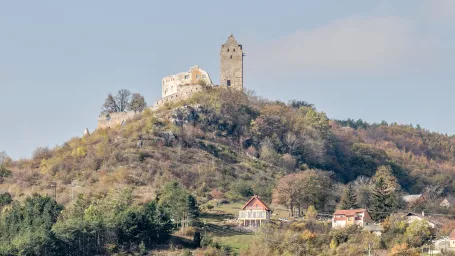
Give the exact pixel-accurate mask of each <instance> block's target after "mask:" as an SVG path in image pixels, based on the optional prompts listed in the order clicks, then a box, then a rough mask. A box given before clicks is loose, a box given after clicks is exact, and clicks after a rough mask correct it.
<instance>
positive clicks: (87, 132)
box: [84, 128, 90, 137]
mask: <svg viewBox="0 0 455 256" xmlns="http://www.w3.org/2000/svg"><path fill="white" fill-rule="evenodd" d="M88 135H90V132H89V130H88V128H85V130H84V137H85V136H88Z"/></svg>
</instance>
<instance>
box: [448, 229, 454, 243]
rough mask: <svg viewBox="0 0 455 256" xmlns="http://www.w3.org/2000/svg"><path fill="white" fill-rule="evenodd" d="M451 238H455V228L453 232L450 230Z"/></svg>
mask: <svg viewBox="0 0 455 256" xmlns="http://www.w3.org/2000/svg"><path fill="white" fill-rule="evenodd" d="M449 238H450V240H455V229H454V230H453V231H452V232H450V235H449Z"/></svg>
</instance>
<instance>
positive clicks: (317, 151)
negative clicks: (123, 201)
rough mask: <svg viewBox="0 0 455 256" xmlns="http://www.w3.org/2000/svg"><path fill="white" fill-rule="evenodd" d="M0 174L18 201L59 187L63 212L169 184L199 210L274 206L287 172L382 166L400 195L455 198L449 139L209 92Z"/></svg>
mask: <svg viewBox="0 0 455 256" xmlns="http://www.w3.org/2000/svg"><path fill="white" fill-rule="evenodd" d="M4 165H5V166H6V167H7V169H8V170H11V171H12V173H11V175H4V176H5V177H4V178H3V181H2V184H1V185H0V190H2V191H7V192H9V193H10V194H12V195H13V197H14V198H15V199H18V198H21V197H24V196H26V195H31V194H33V193H40V194H43V193H44V194H46V193H47V194H49V195H52V194H53V190H52V188H50V187H49V185H50V184H51V183H53V182H55V183H56V185H57V189H56V191H57V201H58V202H59V203H62V204H66V203H68V202H69V201H70V200H71V198H72V196H73V195H74V193H76V194H79V193H83V194H86V195H89V196H95V197H97V196H101V195H105V194H106V193H107V191H108V190H109V189H110V188H113V187H132V188H134V190H135V193H134V194H135V195H136V196H137V200H139V201H144V202H145V201H146V200H148V199H151V198H153V197H154V194H155V191H156V189H158V188H159V187H160V185H161V184H163V183H164V182H165V181H169V180H177V181H179V182H181V184H183V185H184V186H185V187H186V188H187V189H190V190H191V191H193V192H194V194H195V196H197V197H198V198H200V199H201V200H202V201H206V200H208V199H210V198H212V197H213V195H211V193H212V192H213V191H214V190H216V191H218V192H221V193H223V194H225V197H227V198H228V199H231V200H238V199H241V198H244V197H246V196H249V195H251V194H259V195H260V196H262V197H263V198H265V200H268V201H270V200H271V194H272V190H273V188H274V186H275V184H276V181H277V179H278V178H280V177H282V176H283V175H286V174H289V173H293V172H298V171H302V170H307V169H320V170H326V171H330V172H332V173H333V175H332V179H333V180H334V181H338V182H342V183H347V182H349V181H353V180H355V179H357V178H358V177H359V176H365V177H371V176H373V175H374V173H375V171H376V169H377V168H378V167H379V166H382V165H389V166H390V167H391V168H392V170H393V174H394V175H395V177H397V179H398V182H399V184H400V185H401V187H402V189H403V190H404V191H405V192H409V193H420V192H422V191H423V190H424V189H425V188H427V187H429V186H431V187H438V188H440V189H439V191H440V193H441V194H446V193H452V192H454V191H455V186H454V183H453V180H454V179H453V178H454V176H455V137H454V136H447V135H443V134H439V133H434V132H430V131H427V130H425V129H422V128H421V127H419V126H417V127H413V126H411V125H399V124H387V123H385V122H382V123H379V124H368V123H366V122H363V121H361V120H359V121H353V120H347V121H339V120H330V119H328V118H327V116H326V114H325V113H323V112H320V111H317V110H316V108H315V107H314V106H313V105H311V104H308V103H306V102H304V101H292V102H289V103H287V104H286V103H283V102H278V101H270V100H265V99H262V98H260V97H257V96H254V95H252V94H251V93H250V94H249V95H245V94H243V93H239V92H236V91H231V90H218V89H213V90H211V91H209V92H208V93H207V92H204V93H198V94H196V95H194V96H193V97H192V98H191V99H188V100H185V101H181V102H178V103H174V104H170V105H166V106H164V107H162V108H161V109H160V110H158V111H157V112H151V111H149V110H146V111H144V112H143V113H142V114H140V115H138V116H137V117H136V118H135V119H134V120H132V121H130V122H128V123H127V124H126V125H124V126H118V127H116V128H112V129H107V130H97V131H95V132H94V133H93V134H91V135H89V136H86V137H82V138H73V139H71V140H69V141H68V142H66V143H64V144H63V145H62V146H59V147H56V148H53V149H48V148H39V149H37V150H36V151H35V153H34V156H33V158H32V159H25V160H19V161H10V160H9V161H8V160H7V161H5V164H4ZM73 181H74V182H73ZM72 182H73V186H72V185H71V184H72ZM74 183H75V184H74Z"/></svg>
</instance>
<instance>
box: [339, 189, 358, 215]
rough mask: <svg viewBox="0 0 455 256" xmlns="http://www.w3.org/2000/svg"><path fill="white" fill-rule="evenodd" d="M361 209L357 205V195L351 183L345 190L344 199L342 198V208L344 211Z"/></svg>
mask: <svg viewBox="0 0 455 256" xmlns="http://www.w3.org/2000/svg"><path fill="white" fill-rule="evenodd" d="M356 208H359V205H358V203H357V195H356V193H355V191H354V188H353V187H352V184H351V183H349V184H348V185H347V187H346V188H345V189H344V194H343V197H342V198H341V207H340V209H342V210H349V209H356Z"/></svg>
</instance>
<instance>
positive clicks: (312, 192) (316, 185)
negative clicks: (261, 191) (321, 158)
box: [273, 170, 332, 216]
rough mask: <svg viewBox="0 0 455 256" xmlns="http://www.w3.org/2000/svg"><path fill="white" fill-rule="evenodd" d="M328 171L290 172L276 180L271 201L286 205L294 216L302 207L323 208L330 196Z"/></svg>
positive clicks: (330, 182) (330, 183) (330, 184)
mask: <svg viewBox="0 0 455 256" xmlns="http://www.w3.org/2000/svg"><path fill="white" fill-rule="evenodd" d="M329 175H330V174H329V173H328V172H323V171H317V170H308V171H303V172H298V173H292V174H289V175H286V176H284V177H283V178H281V179H280V180H279V181H278V184H277V186H276V188H275V190H274V192H273V201H274V202H275V203H278V204H282V205H286V206H287V207H289V209H290V210H291V214H292V216H294V212H295V210H297V212H298V214H300V213H301V210H302V208H303V209H306V208H308V207H309V206H310V205H314V206H315V207H316V209H323V208H324V206H325V204H326V203H327V201H328V199H329V198H330V190H331V187H332V181H331V179H330V177H329Z"/></svg>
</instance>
